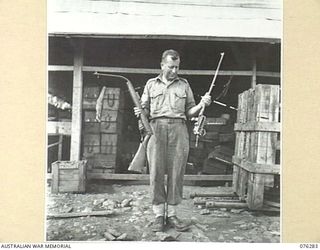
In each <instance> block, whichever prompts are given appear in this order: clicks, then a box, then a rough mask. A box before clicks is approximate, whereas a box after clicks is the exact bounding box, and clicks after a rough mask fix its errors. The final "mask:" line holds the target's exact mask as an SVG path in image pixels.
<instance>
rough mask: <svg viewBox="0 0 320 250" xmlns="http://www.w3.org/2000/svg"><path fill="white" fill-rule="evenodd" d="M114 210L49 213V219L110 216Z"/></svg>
mask: <svg viewBox="0 0 320 250" xmlns="http://www.w3.org/2000/svg"><path fill="white" fill-rule="evenodd" d="M113 214H114V212H113V211H109V210H106V211H92V212H73V213H56V214H48V215H47V219H48V220H50V219H68V218H76V217H90V216H110V215H113Z"/></svg>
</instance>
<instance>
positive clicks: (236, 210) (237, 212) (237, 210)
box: [230, 209, 243, 214]
mask: <svg viewBox="0 0 320 250" xmlns="http://www.w3.org/2000/svg"><path fill="white" fill-rule="evenodd" d="M230 212H231V213H233V214H240V213H241V212H243V209H231V210H230Z"/></svg>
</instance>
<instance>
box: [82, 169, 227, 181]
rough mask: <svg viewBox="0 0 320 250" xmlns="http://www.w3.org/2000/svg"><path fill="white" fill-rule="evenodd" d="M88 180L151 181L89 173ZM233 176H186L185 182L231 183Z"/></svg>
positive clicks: (142, 176) (144, 176)
mask: <svg viewBox="0 0 320 250" xmlns="http://www.w3.org/2000/svg"><path fill="white" fill-rule="evenodd" d="M87 177H88V179H104V180H123V181H126V180H144V181H149V180H150V176H149V175H148V174H108V173H105V174H95V173H91V171H88V173H87ZM231 180H232V175H185V176H184V181H231Z"/></svg>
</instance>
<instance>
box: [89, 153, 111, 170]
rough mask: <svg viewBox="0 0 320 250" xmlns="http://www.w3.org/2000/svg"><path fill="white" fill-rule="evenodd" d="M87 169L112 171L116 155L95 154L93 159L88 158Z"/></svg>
mask: <svg viewBox="0 0 320 250" xmlns="http://www.w3.org/2000/svg"><path fill="white" fill-rule="evenodd" d="M87 160H88V167H89V168H92V169H93V168H102V169H105V168H107V169H112V168H115V165H116V154H109V155H106V154H95V155H94V156H93V157H88V158H87Z"/></svg>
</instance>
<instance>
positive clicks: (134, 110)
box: [133, 107, 141, 118]
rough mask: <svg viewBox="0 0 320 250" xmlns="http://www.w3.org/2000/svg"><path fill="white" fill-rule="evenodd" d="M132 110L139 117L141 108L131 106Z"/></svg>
mask: <svg viewBox="0 0 320 250" xmlns="http://www.w3.org/2000/svg"><path fill="white" fill-rule="evenodd" d="M133 112H134V115H135V116H136V117H137V118H139V117H140V115H141V109H139V108H138V107H134V108H133Z"/></svg>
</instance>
